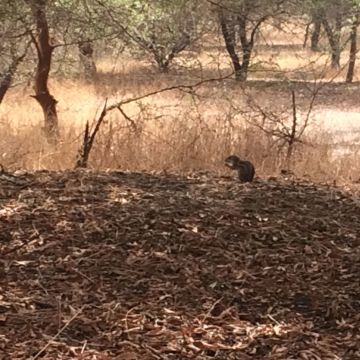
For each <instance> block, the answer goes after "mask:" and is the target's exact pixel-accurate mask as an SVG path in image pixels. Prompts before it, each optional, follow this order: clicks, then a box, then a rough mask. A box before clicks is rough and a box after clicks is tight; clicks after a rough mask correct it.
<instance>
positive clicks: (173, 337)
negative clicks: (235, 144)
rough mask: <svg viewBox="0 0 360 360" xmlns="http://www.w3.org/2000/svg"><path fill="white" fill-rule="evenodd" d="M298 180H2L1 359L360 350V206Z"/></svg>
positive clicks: (109, 175)
mask: <svg viewBox="0 0 360 360" xmlns="http://www.w3.org/2000/svg"><path fill="white" fill-rule="evenodd" d="M359 203H360V202H359V198H358V197H357V196H356V195H354V194H353V193H351V192H346V191H344V190H343V189H340V188H338V187H333V186H329V185H321V184H313V183H311V182H309V181H300V180H297V179H283V178H279V179H268V180H257V181H255V182H254V183H252V184H245V185H244V184H239V183H238V182H236V181H234V180H233V179H230V178H226V177H219V176H215V175H213V174H208V173H197V174H187V175H177V174H160V173H130V172H114V171H113V172H92V171H65V172H47V171H38V172H35V173H25V172H23V173H20V174H15V175H13V176H12V177H11V178H9V177H3V176H0V204H1V208H0V230H1V231H0V254H1V256H0V359H101V360H105V359H125V360H135V359H169V360H171V359H174V360H175V359H230V360H231V359H304V360H318V359H321V360H324V359H325V360H333V359H360V332H359V328H360V286H359V275H360V219H359V216H360V205H359Z"/></svg>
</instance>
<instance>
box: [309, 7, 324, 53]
mask: <svg viewBox="0 0 360 360" xmlns="http://www.w3.org/2000/svg"><path fill="white" fill-rule="evenodd" d="M321 22H322V19H321V16H320V15H319V14H314V15H313V18H312V23H313V26H314V27H313V30H312V33H311V39H310V49H311V51H319V40H320V32H321Z"/></svg>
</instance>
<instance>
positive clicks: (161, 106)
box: [0, 47, 360, 182]
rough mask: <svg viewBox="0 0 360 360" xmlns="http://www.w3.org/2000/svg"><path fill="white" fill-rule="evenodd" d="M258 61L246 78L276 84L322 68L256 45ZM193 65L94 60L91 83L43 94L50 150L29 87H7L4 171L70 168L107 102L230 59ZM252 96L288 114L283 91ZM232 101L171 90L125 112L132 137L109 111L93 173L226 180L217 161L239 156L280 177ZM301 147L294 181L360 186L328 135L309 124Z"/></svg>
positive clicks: (211, 72)
mask: <svg viewBox="0 0 360 360" xmlns="http://www.w3.org/2000/svg"><path fill="white" fill-rule="evenodd" d="M258 53H259V55H258V56H257V57H256V58H255V60H254V64H255V65H254V70H255V72H254V73H252V75H251V76H252V77H253V78H256V77H261V76H262V77H264V76H265V75H266V76H270V75H271V74H272V75H274V74H275V75H276V74H277V73H281V72H282V74H285V75H283V76H286V77H290V75H291V74H292V76H294V77H295V78H296V76H300V75H299V74H300V70H299V69H301V71H302V72H304V74H305V75H306V76H308V77H310V78H311V76H313V73H312V72H311V71H313V70H314V69H315V70H316V69H317V71H318V72H319V71H320V70H321V69H323V68H324V66H327V63H326V59H325V57H324V56H323V55H322V56H319V55H318V54H311V56H312V57H313V58H312V59H310V60H311V61H309V56H310V54H309V52H308V51H306V50H303V49H298V50H296V51H294V49H288V50H285V51H279V50H278V49H277V48H276V47H270V48H268V49H267V50H266V51H262V52H261V47H259V49H258ZM219 54H220V55H219ZM188 56H189V54H187V53H185V54H184V55H183V58H181V59H179V63H178V64H181V65H182V66H183V65H184V66H185V65H186V64H187V65H189V64H190V63H191V62H190V61H186V59H187V58H188ZM275 58H276V59H275ZM275 60H276V61H275ZM312 60H313V61H312ZM275 62H276V64H275ZM119 64H121V65H119ZM196 64H201V66H200V65H199V66H198V67H196ZM306 65H307V67H306ZM191 66H192V67H191V68H189V66H188V67H187V68H184V67H178V68H177V69H178V70H177V71H174V72H173V73H171V74H162V75H159V74H157V73H156V72H155V71H154V70H153V69H152V68H151V67H149V66H147V65H146V64H144V63H141V62H138V61H134V60H131V59H130V58H127V57H126V56H124V57H123V58H122V59H120V61H119V63H117V64H114V63H112V61H111V60H109V59H101V60H100V61H99V62H98V67H99V81H98V82H97V83H96V84H88V83H85V82H83V81H81V80H71V79H70V80H69V79H66V80H65V79H53V80H52V81H51V82H50V88H51V92H52V93H53V94H54V96H55V97H56V99H57V100H59V103H58V112H59V119H60V124H61V129H60V130H61V140H60V142H59V144H58V145H57V146H55V147H54V146H51V145H49V144H47V142H46V140H45V139H44V137H43V136H42V132H41V125H42V121H43V117H42V113H41V109H40V107H39V105H38V104H37V103H36V102H35V101H34V100H33V99H32V98H31V97H30V95H31V93H32V91H31V89H30V88H29V87H16V88H14V89H12V90H11V91H10V92H9V93H8V94H7V96H6V98H5V101H4V102H3V103H2V104H1V105H0V163H1V164H2V165H4V166H5V167H7V168H10V169H18V168H23V169H31V170H37V169H68V168H72V167H74V164H75V159H76V156H77V152H78V149H79V148H80V146H81V142H82V132H83V129H84V125H85V123H86V121H90V122H92V121H93V120H95V119H96V118H97V116H98V115H99V112H100V111H101V108H102V106H103V104H104V101H105V98H108V101H109V103H111V102H114V101H119V100H121V99H124V98H129V97H132V96H138V95H141V94H144V93H147V92H151V91H154V90H157V89H160V88H164V87H167V86H170V85H176V84H183V83H192V82H196V81H198V79H199V78H204V77H205V78H206V77H208V76H218V75H219V74H220V73H221V74H223V73H224V72H226V71H228V70H229V69H230V66H229V62H228V58H227V57H226V56H225V55H224V53H223V52H220V51H219V50H218V49H216V51H215V50H214V51H213V53H212V54H211V56H210V55H209V54H204V53H201V54H198V55H197V57H196V61H194V62H193V63H191ZM309 69H310V70H311V69H312V70H311V71H310V70H309ZM284 70H285V73H284V72H283V71H284ZM315 70H314V71H315ZM269 74H270V75H269ZM289 74H290V75H289ZM357 76H358V74H357ZM270 77H275V78H276V76H270ZM251 91H253V94H254V96H257V97H259V96H260V97H263V98H261V101H262V102H263V103H268V104H271V105H273V106H274V109H276V108H277V107H278V108H280V109H283V108H284V107H285V108H286V107H288V108H289V109H290V107H291V106H290V105H291V104H290V103H289V102H288V99H287V98H286V96H285V95H284V94H282V93H278V92H276V91H274V92H273V93H272V90H271V89H270V90H267V91H266V92H261V89H252V90H251ZM269 94H270V95H269ZM234 103H236V105H237V106H243V105H244V104H245V102H244V96H243V92H242V89H241V87H240V86H239V85H238V84H234V83H233V82H232V81H226V82H225V81H224V82H221V83H209V84H207V85H204V86H202V87H201V88H199V89H198V92H197V96H192V95H191V94H187V93H183V92H180V91H171V92H166V93H162V94H159V95H156V96H152V97H149V98H146V99H143V100H142V101H139V102H136V103H131V104H129V105H126V106H124V111H126V113H127V114H128V115H129V116H130V117H131V118H132V119H133V120H134V122H135V123H136V129H134V128H133V126H132V125H131V123H129V122H128V121H127V120H126V119H125V118H124V117H123V116H122V115H121V113H120V112H116V111H112V112H111V113H109V114H108V116H107V117H106V122H105V123H104V124H103V126H102V128H101V131H100V133H99V134H98V137H97V139H96V143H95V145H94V148H93V150H92V153H91V158H90V166H91V167H92V168H96V169H108V168H119V169H129V170H148V171H149V170H164V169H166V170H173V171H187V170H199V169H204V170H211V171H215V172H218V173H224V172H225V171H226V170H225V168H224V167H223V164H222V163H223V159H224V157H226V156H227V155H229V154H230V153H237V154H239V155H240V156H241V157H244V158H247V159H250V160H251V161H253V162H254V164H255V165H256V168H257V173H258V174H259V175H260V176H267V175H276V174H278V173H279V171H280V169H281V168H282V167H284V164H285V159H284V154H285V151H284V149H282V150H281V149H279V147H278V143H277V141H276V140H277V139H276V138H274V137H272V136H269V135H266V134H265V133H263V132H262V131H260V130H259V129H258V128H256V127H253V126H252V125H250V124H249V123H248V122H247V121H246V118H245V117H244V116H242V115H241V113H239V112H238V111H237V110H236V109H237V107H234V106H233V105H234ZM320 105H321V104H320ZM329 111H330V112H331V110H329ZM304 140H305V144H299V145H298V146H297V147H296V148H295V153H294V159H293V170H294V171H295V173H296V174H297V175H299V176H305V175H306V176H308V177H310V178H312V179H316V180H327V181H332V180H335V179H337V180H338V181H341V182H349V181H353V180H355V179H358V178H360V173H359V170H358V169H360V166H359V165H360V156H359V154H358V152H356V151H352V152H351V153H350V154H338V155H337V156H334V147H333V146H332V143H333V142H334V133H333V132H325V131H324V129H321V128H316V127H314V126H313V127H310V128H309V131H307V132H306V133H305V135H304Z"/></svg>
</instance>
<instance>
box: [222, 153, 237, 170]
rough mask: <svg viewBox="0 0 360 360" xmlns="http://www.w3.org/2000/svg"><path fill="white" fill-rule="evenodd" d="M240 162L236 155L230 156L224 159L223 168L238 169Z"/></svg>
mask: <svg viewBox="0 0 360 360" xmlns="http://www.w3.org/2000/svg"><path fill="white" fill-rule="evenodd" d="M239 162H240V158H239V157H238V156H236V155H230V156H228V157H227V158H226V159H225V166H227V167H228V168H230V169H232V170H235V169H237V167H238V164H239Z"/></svg>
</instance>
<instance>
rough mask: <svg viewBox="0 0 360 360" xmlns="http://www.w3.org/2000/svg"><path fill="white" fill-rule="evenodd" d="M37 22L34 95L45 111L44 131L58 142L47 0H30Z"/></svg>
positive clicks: (48, 137)
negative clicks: (50, 78) (52, 88)
mask: <svg viewBox="0 0 360 360" xmlns="http://www.w3.org/2000/svg"><path fill="white" fill-rule="evenodd" d="M28 2H29V3H30V7H31V11H32V15H33V18H34V21H35V24H36V37H34V39H33V40H34V44H35V46H36V51H37V56H38V63H37V68H36V73H35V83H34V90H35V95H34V96H33V97H34V98H35V99H36V100H37V101H38V103H39V104H40V106H41V108H42V110H43V113H44V121H45V126H44V132H45V136H46V137H47V139H48V141H49V142H50V143H56V142H57V138H58V135H59V127H58V116H57V112H56V104H57V101H56V100H55V98H54V97H53V96H52V95H51V94H50V91H49V88H48V79H49V72H50V67H51V58H52V52H53V50H54V46H53V45H51V43H50V36H49V27H48V23H47V19H46V0H28Z"/></svg>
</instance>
